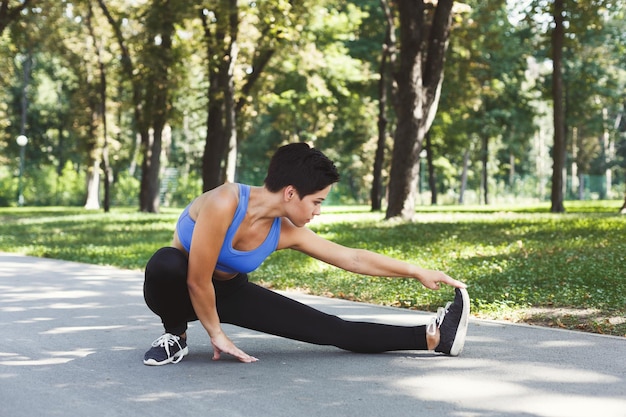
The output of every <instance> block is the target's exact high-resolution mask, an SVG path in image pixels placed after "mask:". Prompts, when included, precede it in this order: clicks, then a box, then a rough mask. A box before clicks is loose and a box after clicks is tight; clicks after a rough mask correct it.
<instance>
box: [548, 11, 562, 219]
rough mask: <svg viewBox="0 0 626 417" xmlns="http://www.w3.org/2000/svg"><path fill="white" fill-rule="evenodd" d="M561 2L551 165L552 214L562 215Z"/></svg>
mask: <svg viewBox="0 0 626 417" xmlns="http://www.w3.org/2000/svg"><path fill="white" fill-rule="evenodd" d="M563 1H564V0H554V6H553V7H554V10H553V18H554V29H552V65H553V67H552V100H553V102H554V148H553V155H552V158H553V162H554V163H553V165H552V194H551V202H552V206H551V208H550V211H551V212H552V213H564V212H565V207H564V205H563V184H564V179H563V169H564V168H565V152H566V144H565V108H564V104H563V74H562V64H563V41H564V38H565V30H564V27H563Z"/></svg>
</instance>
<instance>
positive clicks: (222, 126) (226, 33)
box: [201, 0, 239, 191]
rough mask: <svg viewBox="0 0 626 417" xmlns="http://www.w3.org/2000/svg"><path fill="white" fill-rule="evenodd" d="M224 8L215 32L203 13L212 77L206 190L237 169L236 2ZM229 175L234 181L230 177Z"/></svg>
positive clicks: (204, 171)
mask: <svg viewBox="0 0 626 417" xmlns="http://www.w3.org/2000/svg"><path fill="white" fill-rule="evenodd" d="M222 7H224V8H220V9H218V10H216V11H215V16H216V19H217V22H216V23H215V31H214V32H212V31H211V25H212V24H213V23H212V22H209V21H208V19H207V16H206V15H204V13H202V14H201V19H202V25H203V28H204V36H205V42H206V47H207V59H208V64H207V66H208V74H209V89H208V116H207V132H206V139H205V144H204V154H203V156H202V189H203V191H208V190H211V189H213V188H215V187H217V186H219V185H221V184H222V183H223V182H224V181H225V180H227V179H228V180H231V181H233V180H234V170H235V166H232V165H236V156H237V133H236V132H237V130H236V125H237V123H236V122H237V121H236V118H237V112H236V107H235V106H236V104H235V99H234V80H233V76H234V75H233V71H234V65H235V61H236V58H237V44H236V41H237V32H238V30H239V19H238V8H237V1H236V0H229V1H228V2H227V3H223V4H222ZM223 16H227V19H223V18H222V17H223ZM229 165H230V169H229ZM227 172H229V176H231V177H232V178H227V175H226V173H227Z"/></svg>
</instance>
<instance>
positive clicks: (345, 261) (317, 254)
mask: <svg viewBox="0 0 626 417" xmlns="http://www.w3.org/2000/svg"><path fill="white" fill-rule="evenodd" d="M289 235H290V239H289V240H291V241H292V243H291V244H290V246H289V247H290V248H291V249H294V250H298V251H300V252H303V253H306V254H307V255H309V256H311V257H313V258H316V259H319V260H320V261H323V262H326V263H328V264H330V265H334V266H336V267H338V268H341V269H344V270H346V271H350V272H354V273H357V274H362V275H371V276H381V277H399V278H415V279H417V280H419V281H420V282H421V283H422V285H424V286H425V287H426V288H429V289H431V290H437V289H439V284H446V285H451V286H453V287H457V288H465V287H466V285H465V284H464V283H463V282H461V281H458V280H456V279H454V278H452V277H450V276H448V275H447V274H445V273H443V272H441V271H434V270H430V269H425V268H421V267H419V266H417V265H414V264H411V263H409V262H404V261H401V260H399V259H395V258H391V257H389V256H385V255H381V254H379V253H376V252H372V251H369V250H366V249H354V248H349V247H346V246H343V245H340V244H338V243H335V242H331V241H329V240H326V239H324V238H322V237H320V236H318V235H317V234H315V233H314V232H313V231H311V230H309V229H307V228H297V229H292V230H290V231H289Z"/></svg>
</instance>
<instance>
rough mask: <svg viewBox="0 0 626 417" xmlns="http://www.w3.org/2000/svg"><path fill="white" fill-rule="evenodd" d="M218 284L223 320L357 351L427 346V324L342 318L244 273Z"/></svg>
mask: <svg viewBox="0 0 626 417" xmlns="http://www.w3.org/2000/svg"><path fill="white" fill-rule="evenodd" d="M214 285H215V291H216V299H217V308H218V313H219V315H220V319H221V320H222V322H223V323H230V324H234V325H237V326H240V327H245V328H248V329H252V330H257V331H260V332H264V333H269V334H273V335H277V336H282V337H286V338H290V339H295V340H300V341H303V342H308V343H314V344H318V345H332V346H336V347H339V348H341V349H345V350H350V351H353V352H362V353H377V352H385V351H391V350H426V349H428V347H427V344H426V326H414V327H409V326H394V325H386V324H376V323H367V322H355V321H347V320H343V319H341V318H339V317H336V316H333V315H330V314H326V313H323V312H321V311H318V310H316V309H314V308H312V307H309V306H307V305H304V304H302V303H299V302H297V301H294V300H292V299H290V298H287V297H284V296H282V295H280V294H277V293H275V292H273V291H270V290H268V289H265V288H263V287H260V286H258V285H255V284H253V283H250V282H248V278H247V275H245V274H240V275H238V276H237V277H236V278H233V279H232V280H229V281H214Z"/></svg>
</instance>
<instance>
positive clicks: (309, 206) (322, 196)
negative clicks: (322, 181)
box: [289, 185, 332, 227]
mask: <svg viewBox="0 0 626 417" xmlns="http://www.w3.org/2000/svg"><path fill="white" fill-rule="evenodd" d="M331 188H332V185H329V186H328V187H326V188H324V189H323V190H320V191H317V192H315V193H313V194H309V195H307V196H306V197H304V198H303V199H300V197H299V196H298V195H297V193H295V195H294V197H293V198H292V199H291V200H290V201H289V204H290V209H289V220H291V222H292V223H293V224H295V225H296V226H298V227H302V226H304V225H306V224H307V223H309V222H310V221H311V220H313V218H314V217H315V216H317V215H319V214H320V213H321V212H322V203H323V202H324V200H326V196H328V193H329V192H330V189H331Z"/></svg>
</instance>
